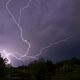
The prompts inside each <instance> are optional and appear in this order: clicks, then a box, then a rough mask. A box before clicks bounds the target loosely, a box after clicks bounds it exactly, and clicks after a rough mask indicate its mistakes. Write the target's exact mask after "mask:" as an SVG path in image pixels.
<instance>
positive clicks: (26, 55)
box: [2, 0, 71, 63]
mask: <svg viewBox="0 0 80 80" xmlns="http://www.w3.org/2000/svg"><path fill="white" fill-rule="evenodd" d="M11 1H13V0H8V1H7V3H6V9H7V11H8V13H9V15H10V16H11V17H12V19H13V20H14V22H15V24H16V25H17V27H18V29H19V31H20V36H21V40H22V41H23V42H24V43H25V44H26V45H28V48H27V49H26V50H27V51H26V53H25V54H24V55H22V56H20V57H17V56H15V55H14V54H9V53H7V52H6V51H5V50H3V51H2V53H4V54H5V55H2V56H3V57H6V58H7V59H8V60H9V63H10V62H11V61H10V59H9V56H13V57H15V58H16V59H18V60H21V59H22V58H24V57H28V58H29V59H34V60H35V59H36V58H37V57H38V56H40V55H41V54H42V52H43V51H44V50H45V49H48V48H50V47H52V46H54V45H58V44H60V43H62V42H65V41H66V40H68V39H70V38H71V37H67V38H65V39H63V40H59V41H57V42H55V43H51V44H49V45H48V46H45V47H43V48H42V49H41V50H40V53H39V54H37V55H35V56H28V53H29V50H30V48H31V45H30V43H29V41H28V40H25V39H24V38H23V30H22V26H21V22H20V21H21V16H22V12H23V11H24V9H26V8H28V7H29V6H30V3H31V1H32V0H29V1H28V3H27V5H26V6H24V7H23V8H21V9H20V14H19V18H18V22H17V21H16V19H15V17H14V15H13V14H12V12H11V11H10V10H9V8H8V5H9V4H10V3H11ZM21 61H22V60H21Z"/></svg>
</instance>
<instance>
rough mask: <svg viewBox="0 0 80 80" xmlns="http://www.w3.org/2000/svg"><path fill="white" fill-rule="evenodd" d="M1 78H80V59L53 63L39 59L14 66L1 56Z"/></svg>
mask: <svg viewBox="0 0 80 80" xmlns="http://www.w3.org/2000/svg"><path fill="white" fill-rule="evenodd" d="M0 80H80V60H79V59H77V58H72V59H71V60H66V61H62V62H59V63H56V64H53V63H52V62H51V61H48V60H47V61H45V60H44V59H39V60H37V61H34V62H32V63H30V64H29V65H28V66H20V67H17V68H13V67H11V66H10V65H6V59H2V58H1V57H0Z"/></svg>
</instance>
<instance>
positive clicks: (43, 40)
mask: <svg viewBox="0 0 80 80" xmlns="http://www.w3.org/2000/svg"><path fill="white" fill-rule="evenodd" d="M8 1H10V0H0V50H6V52H8V53H10V56H9V59H10V61H11V63H10V64H12V65H13V66H20V65H23V64H25V65H26V64H28V63H29V62H30V61H32V60H33V59H31V58H30V57H29V56H32V57H34V56H36V55H38V54H40V51H41V50H42V49H43V48H44V47H47V46H49V45H50V44H53V45H51V47H48V48H46V49H44V50H43V51H42V54H41V55H39V56H38V57H37V58H41V57H43V58H45V59H49V60H52V61H53V62H54V63H55V62H58V61H61V60H65V59H69V58H72V57H80V35H79V34H80V0H31V2H30V4H29V5H28V2H29V1H30V0H11V1H10V3H9V4H8V5H7V7H8V9H9V10H10V12H11V13H12V15H13V16H14V18H15V20H16V23H19V17H20V25H21V27H22V36H23V38H24V39H25V40H27V41H28V42H30V45H31V48H30V49H29V53H28V55H27V56H25V57H23V58H22V59H21V60H22V61H20V60H17V59H16V58H15V57H13V56H11V55H15V56H16V57H18V58H19V57H20V56H23V55H24V54H25V53H26V52H27V50H28V47H29V45H28V44H26V43H25V42H23V41H22V39H21V32H20V29H19V26H17V25H16V23H15V21H14V19H13V18H12V16H11V15H10V13H9V12H8V10H7V8H6V4H7V2H8ZM27 5H28V7H25V6H27ZM24 7H25V8H24ZM22 8H24V10H23V11H22V12H21V16H20V10H21V9H22ZM68 37H69V39H67V40H66V38H68ZM61 40H63V41H62V42H60V43H57V44H56V45H54V43H56V42H57V41H61ZM6 54H7V53H6Z"/></svg>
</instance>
